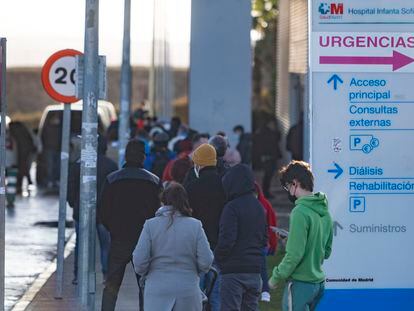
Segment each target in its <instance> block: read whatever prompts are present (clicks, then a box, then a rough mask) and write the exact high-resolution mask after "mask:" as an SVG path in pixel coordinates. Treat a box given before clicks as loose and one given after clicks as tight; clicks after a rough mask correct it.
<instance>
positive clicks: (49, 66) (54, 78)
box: [42, 49, 81, 298]
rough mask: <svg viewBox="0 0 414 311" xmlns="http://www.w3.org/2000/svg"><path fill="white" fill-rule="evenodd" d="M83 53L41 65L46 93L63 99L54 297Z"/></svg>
mask: <svg viewBox="0 0 414 311" xmlns="http://www.w3.org/2000/svg"><path fill="white" fill-rule="evenodd" d="M79 54H81V52H79V51H76V50H71V49H66V50H61V51H58V52H56V53H54V54H53V55H52V56H50V57H49V58H48V60H47V61H46V63H45V65H44V66H43V68H42V83H43V87H44V88H45V90H46V92H47V93H48V94H49V95H50V96H51V97H52V98H53V99H54V100H56V101H59V102H64V103H65V104H64V110H63V124H62V147H61V148H62V149H61V156H60V159H61V164H60V188H59V222H58V241H57V267H56V288H55V298H62V289H63V261H64V252H65V229H66V199H67V188H68V167H69V139H70V117H71V109H70V103H73V102H75V101H77V100H78V99H77V98H76V97H75V81H76V77H75V75H76V70H75V56H76V55H79Z"/></svg>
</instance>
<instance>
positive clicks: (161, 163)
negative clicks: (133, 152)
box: [144, 131, 175, 178]
mask: <svg viewBox="0 0 414 311" xmlns="http://www.w3.org/2000/svg"><path fill="white" fill-rule="evenodd" d="M168 140H169V137H168V134H167V133H165V132H163V131H161V132H159V133H157V134H155V135H154V145H153V146H152V148H151V151H150V154H149V155H148V157H147V158H146V159H145V162H144V167H145V168H146V169H147V170H149V171H150V172H152V173H154V174H155V175H157V176H158V177H159V178H162V174H163V172H164V170H165V168H166V166H167V164H168V162H170V160H172V159H174V158H175V153H174V152H172V151H171V150H169V149H168Z"/></svg>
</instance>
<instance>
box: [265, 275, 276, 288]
mask: <svg viewBox="0 0 414 311" xmlns="http://www.w3.org/2000/svg"><path fill="white" fill-rule="evenodd" d="M267 284H268V285H269V288H270V289H276V287H277V283H276V282H274V281H273V278H272V277H271V278H270V279H269V281H267Z"/></svg>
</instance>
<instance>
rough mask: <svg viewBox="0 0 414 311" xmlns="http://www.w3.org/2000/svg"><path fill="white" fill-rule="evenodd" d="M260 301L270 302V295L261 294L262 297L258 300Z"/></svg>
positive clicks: (266, 293)
mask: <svg viewBox="0 0 414 311" xmlns="http://www.w3.org/2000/svg"><path fill="white" fill-rule="evenodd" d="M260 300H261V301H264V302H270V294H269V292H263V293H262V297H261V298H260Z"/></svg>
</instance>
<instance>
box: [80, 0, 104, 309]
mask: <svg viewBox="0 0 414 311" xmlns="http://www.w3.org/2000/svg"><path fill="white" fill-rule="evenodd" d="M98 22H99V1H98V0H86V14H85V52H84V55H85V56H84V81H83V113H82V151H81V174H80V178H81V180H80V182H81V189H80V215H79V216H80V221H79V233H80V239H79V248H78V249H79V258H78V263H79V269H78V270H79V271H78V280H79V294H80V300H81V305H82V308H84V309H88V310H94V309H95V308H94V304H95V282H96V275H95V232H96V228H95V227H96V217H95V216H96V162H97V145H98V137H97V135H98V115H97V107H98V96H99V88H98V82H99V73H98V72H99V64H98V62H99V61H98V59H99V54H98V41H99V36H98V33H99V31H98V30H99V28H98Z"/></svg>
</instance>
